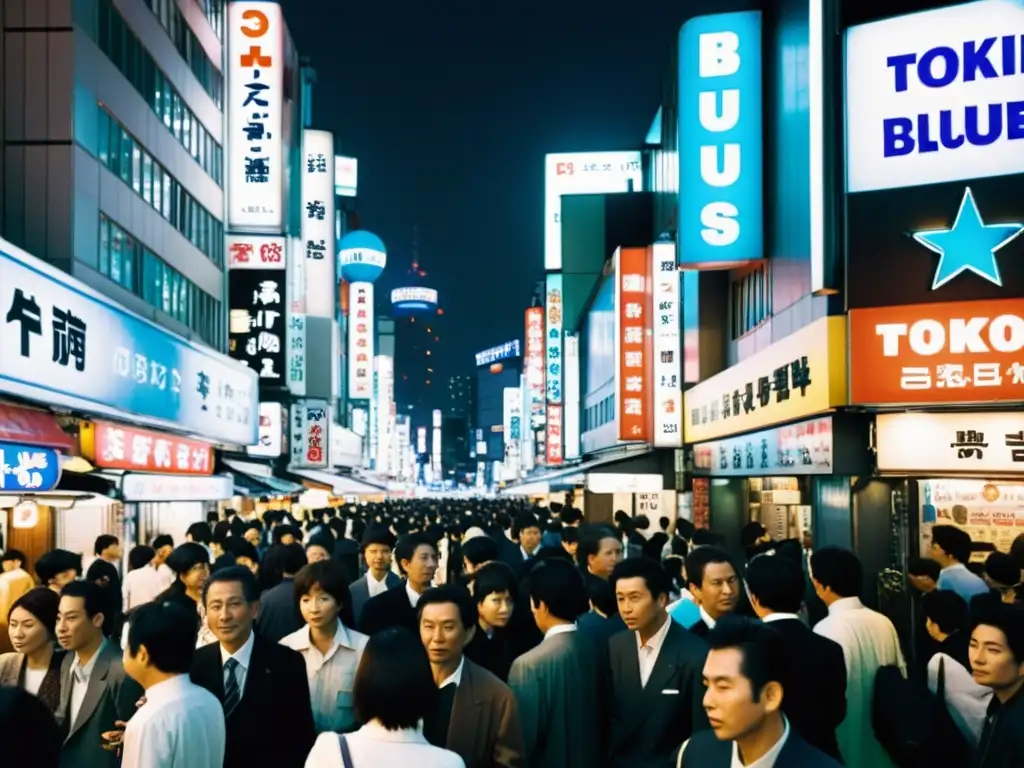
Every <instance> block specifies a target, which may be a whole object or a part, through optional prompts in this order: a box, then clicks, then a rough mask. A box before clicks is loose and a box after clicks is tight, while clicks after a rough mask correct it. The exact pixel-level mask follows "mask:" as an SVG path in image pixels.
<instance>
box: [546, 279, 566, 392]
mask: <svg viewBox="0 0 1024 768" xmlns="http://www.w3.org/2000/svg"><path fill="white" fill-rule="evenodd" d="M544 310H545V315H546V316H547V329H546V335H547V340H546V342H545V346H546V351H545V358H546V361H547V363H546V365H547V368H546V370H547V373H546V374H545V376H544V380H545V381H546V382H547V396H548V402H549V403H561V402H562V327H563V321H564V318H563V317H562V275H561V274H554V275H548V278H547V291H546V299H545V306H544Z"/></svg>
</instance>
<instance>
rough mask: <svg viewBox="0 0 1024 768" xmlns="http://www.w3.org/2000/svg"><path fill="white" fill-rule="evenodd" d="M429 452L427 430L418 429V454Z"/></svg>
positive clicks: (423, 428)
mask: <svg viewBox="0 0 1024 768" xmlns="http://www.w3.org/2000/svg"><path fill="white" fill-rule="evenodd" d="M426 452H427V428H426V427H416V453H420V454H423V453H426Z"/></svg>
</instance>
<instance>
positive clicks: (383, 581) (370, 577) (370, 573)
mask: <svg viewBox="0 0 1024 768" xmlns="http://www.w3.org/2000/svg"><path fill="white" fill-rule="evenodd" d="M366 580H367V581H368V582H372V583H374V584H386V583H387V580H388V574H387V573H386V572H385V573H384V578H383V579H379V580H378V579H375V578H373V571H367V572H366Z"/></svg>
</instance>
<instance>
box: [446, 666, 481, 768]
mask: <svg viewBox="0 0 1024 768" xmlns="http://www.w3.org/2000/svg"><path fill="white" fill-rule="evenodd" d="M472 668H473V664H472V662H471V661H470V660H469V659H466V660H465V664H464V666H463V667H462V681H461V682H460V683H459V687H458V688H457V689H456V691H455V701H454V702H453V703H452V719H451V721H450V722H449V724H448V739H447V742H446V744H445V746H446V747H447V748H448V749H450V750H451V751H453V752H457V753H458V754H460V755H475V754H476V753H477V750H476V736H477V734H478V733H481V732H482V731H481V727H480V726H481V723H480V717H481V714H482V709H483V707H482V706H481V697H480V696H479V695H478V691H477V690H476V688H475V686H474V680H473V669H472Z"/></svg>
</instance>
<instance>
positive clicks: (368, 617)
mask: <svg viewBox="0 0 1024 768" xmlns="http://www.w3.org/2000/svg"><path fill="white" fill-rule="evenodd" d="M395 557H396V558H397V559H398V569H399V570H400V571H401V572H402V574H403V575H404V576H405V583H404V584H402V585H399V586H396V587H393V588H392V589H389V590H388V591H387V592H385V593H383V594H381V595H377V597H373V598H370V600H368V601H367V603H366V605H364V606H363V613H362V616H360V619H359V631H360V632H362V633H363V634H364V635H374V634H376V633H377V632H381V631H383V630H385V629H389V628H391V627H405V628H406V629H408V630H409V631H410V632H412V633H413V634H416V633H418V632H419V621H418V620H417V618H416V604H417V603H418V602H419V599H420V595H422V594H423V593H424V592H426V591H427V590H428V589H430V585H431V584H432V583H433V582H434V574H435V573H437V546H436V545H435V544H434V541H433V539H431V538H430V536H428V535H427V534H426V533H408V534H406V535H405V536H402V537H401V538H400V539H399V540H398V543H397V544H396V545H395Z"/></svg>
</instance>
